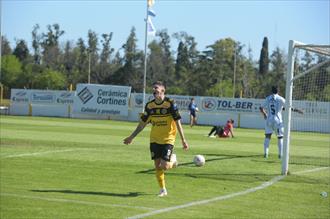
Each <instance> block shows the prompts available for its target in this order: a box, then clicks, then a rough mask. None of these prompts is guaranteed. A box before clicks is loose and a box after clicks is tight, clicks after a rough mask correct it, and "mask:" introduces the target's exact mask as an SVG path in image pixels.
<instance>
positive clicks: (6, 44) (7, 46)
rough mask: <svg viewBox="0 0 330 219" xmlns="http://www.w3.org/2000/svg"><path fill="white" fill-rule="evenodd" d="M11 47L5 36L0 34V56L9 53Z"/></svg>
mask: <svg viewBox="0 0 330 219" xmlns="http://www.w3.org/2000/svg"><path fill="white" fill-rule="evenodd" d="M11 53H12V49H11V47H10V43H9V41H8V40H7V38H6V37H5V36H1V56H5V55H11Z"/></svg>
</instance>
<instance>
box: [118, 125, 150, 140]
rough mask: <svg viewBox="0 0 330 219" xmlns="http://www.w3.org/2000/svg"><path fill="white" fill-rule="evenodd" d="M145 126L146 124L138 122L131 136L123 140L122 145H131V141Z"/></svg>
mask: <svg viewBox="0 0 330 219" xmlns="http://www.w3.org/2000/svg"><path fill="white" fill-rule="evenodd" d="M146 125H147V123H145V122H143V121H140V122H139V124H138V125H137V127H136V129H135V130H134V131H133V132H132V134H131V135H130V136H128V137H127V138H125V139H124V140H123V142H124V144H131V143H132V142H133V139H134V138H135V137H136V136H137V135H138V134H139V133H140V132H141V131H142V130H143V129H144V127H146Z"/></svg>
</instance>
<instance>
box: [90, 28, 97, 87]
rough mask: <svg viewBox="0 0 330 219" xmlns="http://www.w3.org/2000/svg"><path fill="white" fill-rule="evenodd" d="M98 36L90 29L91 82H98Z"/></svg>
mask: <svg viewBox="0 0 330 219" xmlns="http://www.w3.org/2000/svg"><path fill="white" fill-rule="evenodd" d="M97 45H98V36H97V34H96V32H94V31H92V30H89V31H88V49H87V54H88V61H89V65H90V81H91V83H97V68H96V66H97V65H98V60H99V55H98V50H99V48H98V46H97Z"/></svg>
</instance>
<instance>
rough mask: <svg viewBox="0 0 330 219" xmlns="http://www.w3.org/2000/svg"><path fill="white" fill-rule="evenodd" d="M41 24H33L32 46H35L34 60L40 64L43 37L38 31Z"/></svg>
mask: <svg viewBox="0 0 330 219" xmlns="http://www.w3.org/2000/svg"><path fill="white" fill-rule="evenodd" d="M39 28H40V27H39V24H36V25H34V26H33V30H32V48H33V60H34V63H35V64H40V60H41V38H42V36H41V35H40V34H39V33H38V30H39Z"/></svg>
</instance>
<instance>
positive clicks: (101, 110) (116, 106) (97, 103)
mask: <svg viewBox="0 0 330 219" xmlns="http://www.w3.org/2000/svg"><path fill="white" fill-rule="evenodd" d="M130 94H131V87H127V86H115V85H99V84H78V85H77V90H76V96H75V97H76V98H75V102H74V107H73V111H74V112H75V113H82V114H94V115H119V116H128V103H129V97H130Z"/></svg>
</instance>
